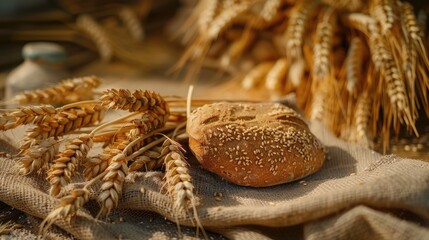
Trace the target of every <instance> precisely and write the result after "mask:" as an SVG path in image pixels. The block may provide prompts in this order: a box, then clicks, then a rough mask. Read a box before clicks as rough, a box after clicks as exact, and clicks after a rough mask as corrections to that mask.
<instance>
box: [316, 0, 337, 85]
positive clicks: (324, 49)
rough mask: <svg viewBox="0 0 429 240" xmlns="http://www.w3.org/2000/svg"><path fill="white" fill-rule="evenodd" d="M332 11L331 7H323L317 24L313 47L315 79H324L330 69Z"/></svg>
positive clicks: (332, 28)
mask: <svg viewBox="0 0 429 240" xmlns="http://www.w3.org/2000/svg"><path fill="white" fill-rule="evenodd" d="M333 11H334V10H333V9H332V8H327V9H325V10H324V12H323V18H322V20H321V21H320V22H319V23H318V24H317V30H316V43H315V44H314V48H313V53H314V57H313V78H314V79H315V80H324V79H325V78H326V77H328V76H329V75H330V72H331V71H332V70H331V68H332V66H331V65H332V62H331V60H332V59H331V58H332V56H331V54H332V43H333V37H334V17H333Z"/></svg>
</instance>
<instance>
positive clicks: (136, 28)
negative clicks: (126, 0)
mask: <svg viewBox="0 0 429 240" xmlns="http://www.w3.org/2000/svg"><path fill="white" fill-rule="evenodd" d="M118 16H119V18H120V19H121V20H122V22H123V23H124V25H125V27H126V28H127V30H128V32H129V33H130V35H131V36H132V37H133V38H134V39H135V40H137V41H142V40H143V38H144V31H143V26H142V25H141V23H140V20H139V19H138V17H137V15H136V13H135V12H134V11H133V10H132V9H131V8H129V7H124V8H122V9H121V10H120V11H119V13H118Z"/></svg>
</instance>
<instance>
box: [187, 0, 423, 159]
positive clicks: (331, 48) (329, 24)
mask: <svg viewBox="0 0 429 240" xmlns="http://www.w3.org/2000/svg"><path fill="white" fill-rule="evenodd" d="M183 9H184V10H187V11H188V12H191V14H190V15H189V20H191V19H194V21H195V22H196V23H197V24H198V27H191V26H189V25H186V24H187V23H190V22H191V21H187V22H184V23H183V24H184V25H185V27H183V29H186V30H184V31H183V36H184V40H186V41H184V42H185V43H186V44H187V49H186V51H185V53H184V54H183V57H182V59H181V60H180V63H181V64H180V65H181V66H183V65H184V62H189V63H190V64H189V66H190V67H189V73H197V72H198V70H197V68H199V67H200V66H203V67H204V66H206V65H207V66H210V67H211V68H213V67H215V68H216V69H218V70H220V71H223V72H226V73H230V74H231V79H240V78H241V79H242V86H243V87H244V88H246V89H251V88H258V89H265V91H267V92H269V93H271V96H272V97H273V98H278V97H282V96H283V95H286V94H288V93H296V97H297V103H298V104H299V105H300V107H301V108H302V109H304V110H305V113H306V115H307V117H309V118H312V119H316V120H319V121H322V122H323V123H325V124H326V125H327V126H328V127H330V128H331V129H332V131H333V132H335V133H336V134H337V135H338V136H341V137H342V138H344V139H346V140H349V141H354V142H357V143H360V144H364V145H367V146H370V145H372V144H373V143H374V142H380V141H381V142H383V144H384V150H385V151H386V150H387V149H388V147H389V141H390V139H391V136H392V134H396V135H397V134H398V133H399V132H400V131H402V130H406V131H408V132H410V133H413V134H415V135H417V136H418V129H417V127H416V121H417V119H418V118H428V117H429V101H428V90H429V78H428V73H429V61H428V46H427V43H428V41H427V39H428V36H427V29H426V28H427V27H426V26H427V18H426V15H427V13H426V12H425V11H424V10H420V12H419V13H418V17H416V13H415V10H414V9H413V7H412V5H410V4H409V3H407V2H405V1H393V0H372V1H369V2H367V1H362V0H351V1H344V0H340V1H331V0H323V1H319V0H303V1H287V0H283V1H271V0H262V1H251V0H250V1H245V4H243V3H242V2H233V1H227V0H215V1H212V0H201V1H198V3H197V4H196V5H192V4H191V3H189V4H188V5H185V6H184V7H183ZM214 30H216V31H214ZM214 32H215V33H216V34H213V33H214ZM249 33H250V34H249ZM249 36H251V37H249ZM244 40H246V41H244ZM237 43H241V44H240V45H238V44H237ZM237 46H239V48H237ZM232 49H239V51H231V50H232ZM222 53H224V54H222ZM232 53H233V54H232ZM261 53H263V54H261ZM249 64H250V65H249ZM240 69H242V70H240ZM191 76H194V75H191ZM194 77H195V76H194ZM364 93H369V94H371V98H369V99H367V100H366V102H368V105H370V106H374V107H375V108H376V109H373V113H374V114H369V115H368V117H367V118H368V119H367V120H365V121H360V122H359V125H360V127H359V128H360V129H361V130H363V129H364V130H365V131H366V133H365V135H366V136H368V137H354V136H350V133H352V132H353V131H354V128H356V126H355V125H356V123H355V122H354V119H356V118H360V117H359V116H357V114H361V113H362V111H361V110H362V106H361V102H362V101H361V100H359V96H360V95H362V94H364ZM325 100H327V101H325ZM320 101H322V102H320ZM356 109H360V110H359V111H355V110H356ZM363 124H366V125H367V126H362V125H363ZM379 133H382V134H381V135H382V136H381V137H377V136H380V134H379ZM360 135H362V134H360Z"/></svg>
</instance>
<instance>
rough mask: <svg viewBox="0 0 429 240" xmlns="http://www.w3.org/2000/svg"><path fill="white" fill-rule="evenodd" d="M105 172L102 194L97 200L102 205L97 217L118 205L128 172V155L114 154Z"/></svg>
mask: <svg viewBox="0 0 429 240" xmlns="http://www.w3.org/2000/svg"><path fill="white" fill-rule="evenodd" d="M105 172H106V175H105V176H104V177H103V184H102V185H101V187H100V194H99V195H98V197H97V201H98V202H99V203H100V205H101V209H100V212H99V213H98V215H97V217H100V216H102V215H104V216H105V215H108V214H109V213H110V211H111V210H112V209H113V208H114V207H116V206H117V205H118V202H119V198H120V196H121V194H122V187H123V184H124V181H125V177H126V176H127V174H128V166H127V158H126V155H125V154H123V153H119V154H117V155H116V156H114V157H113V158H112V160H111V162H110V164H109V166H108V167H107V169H106V171H105Z"/></svg>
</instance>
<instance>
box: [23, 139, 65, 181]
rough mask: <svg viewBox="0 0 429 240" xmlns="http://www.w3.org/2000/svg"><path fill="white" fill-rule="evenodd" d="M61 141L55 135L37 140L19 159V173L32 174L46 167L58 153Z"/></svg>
mask: <svg viewBox="0 0 429 240" xmlns="http://www.w3.org/2000/svg"><path fill="white" fill-rule="evenodd" d="M59 146H60V141H58V140H57V139H55V138H54V137H51V138H48V139H43V140H36V141H35V142H34V143H33V144H32V145H31V146H30V148H29V149H28V150H27V151H25V152H24V153H23V154H22V157H21V158H20V159H19V173H20V174H30V173H33V172H37V171H38V170H39V169H41V168H43V167H46V166H47V165H48V163H49V162H50V161H52V160H53V159H54V158H55V156H56V155H57V153H58V149H59Z"/></svg>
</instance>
